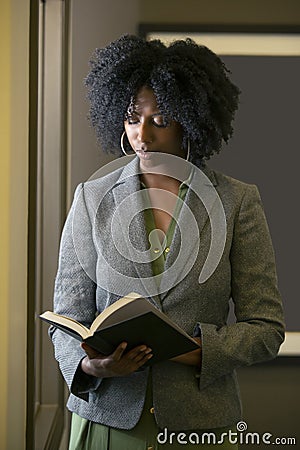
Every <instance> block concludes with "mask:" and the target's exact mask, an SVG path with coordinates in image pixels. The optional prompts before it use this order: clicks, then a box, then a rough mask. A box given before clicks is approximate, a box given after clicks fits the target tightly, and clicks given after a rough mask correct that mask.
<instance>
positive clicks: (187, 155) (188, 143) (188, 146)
mask: <svg viewBox="0 0 300 450" xmlns="http://www.w3.org/2000/svg"><path fill="white" fill-rule="evenodd" d="M190 148H191V143H190V138H187V150H186V158H185V160H186V161H188V160H189V159H190Z"/></svg>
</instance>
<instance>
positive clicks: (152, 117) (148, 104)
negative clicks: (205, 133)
mask: <svg viewBox="0 0 300 450" xmlns="http://www.w3.org/2000/svg"><path fill="white" fill-rule="evenodd" d="M124 126H125V131H126V134H127V138H128V140H129V143H130V145H131V147H132V149H133V150H134V151H135V152H136V154H137V155H138V156H139V158H140V160H141V161H145V162H146V161H147V160H149V161H150V160H151V159H153V158H154V157H155V155H154V152H160V153H169V154H172V155H176V156H180V157H182V158H185V156H186V151H185V150H184V149H182V136H183V132H182V127H181V125H180V124H179V123H178V122H175V121H174V120H170V119H169V118H168V117H165V116H163V115H162V114H161V112H160V111H159V109H158V106H157V102H156V98H155V95H154V92H153V90H152V89H150V88H148V87H143V88H142V89H140V91H139V92H138V94H137V95H136V97H135V99H134V101H133V102H132V104H131V105H130V107H129V109H128V111H127V116H126V120H125V122H124ZM152 152H153V153H152ZM151 153H152V154H151Z"/></svg>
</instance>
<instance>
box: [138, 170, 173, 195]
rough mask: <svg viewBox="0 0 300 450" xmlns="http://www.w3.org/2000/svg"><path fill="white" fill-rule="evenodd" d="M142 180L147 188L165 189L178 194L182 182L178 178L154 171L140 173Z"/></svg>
mask: <svg viewBox="0 0 300 450" xmlns="http://www.w3.org/2000/svg"><path fill="white" fill-rule="evenodd" d="M140 178H141V181H142V182H143V183H144V184H145V185H146V186H147V188H149V189H150V188H156V189H163V190H165V191H169V192H173V193H174V194H176V195H177V194H178V189H179V186H180V184H181V182H180V181H179V180H177V179H176V178H172V177H170V176H168V175H161V174H154V173H145V172H144V173H142V174H141V175H140Z"/></svg>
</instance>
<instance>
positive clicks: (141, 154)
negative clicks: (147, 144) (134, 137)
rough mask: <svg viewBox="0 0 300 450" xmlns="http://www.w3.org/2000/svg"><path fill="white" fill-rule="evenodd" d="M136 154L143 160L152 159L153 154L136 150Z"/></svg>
mask: <svg viewBox="0 0 300 450" xmlns="http://www.w3.org/2000/svg"><path fill="white" fill-rule="evenodd" d="M136 153H137V154H138V156H139V157H140V158H142V159H150V158H151V154H152V152H149V150H136Z"/></svg>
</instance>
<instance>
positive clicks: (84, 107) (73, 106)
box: [68, 0, 139, 201]
mask: <svg viewBox="0 0 300 450" xmlns="http://www.w3.org/2000/svg"><path fill="white" fill-rule="evenodd" d="M138 22H139V13H138V1H137V0H131V1H130V2H126V1H125V2H124V1H123V0H115V1H113V2H112V1H110V0H100V1H99V0H88V1H87V2H83V1H81V0H72V1H71V18H70V41H69V43H70V47H69V52H70V65H69V127H68V130H69V132H68V155H69V158H68V188H69V191H68V199H69V201H70V200H71V198H72V195H73V191H74V188H75V187H76V185H77V184H78V183H79V182H82V181H85V180H86V179H88V178H89V177H90V176H91V175H92V174H93V173H94V172H95V171H96V170H97V169H98V168H99V167H100V166H101V165H103V164H105V163H106V162H108V161H109V160H111V157H109V156H107V155H104V154H101V151H100V149H99V146H98V144H97V143H96V138H95V135H94V133H93V132H92V130H91V128H90V125H89V122H88V120H87V115H88V103H87V102H86V89H85V87H84V85H83V80H84V78H85V77H86V75H87V73H88V71H89V60H90V58H91V56H92V53H93V52H94V50H95V49H96V48H97V47H103V46H105V45H107V44H108V43H109V42H111V41H113V40H114V39H117V38H118V37H119V36H120V35H121V34H124V33H132V34H134V33H136V32H137V24H138Z"/></svg>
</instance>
